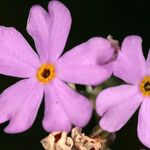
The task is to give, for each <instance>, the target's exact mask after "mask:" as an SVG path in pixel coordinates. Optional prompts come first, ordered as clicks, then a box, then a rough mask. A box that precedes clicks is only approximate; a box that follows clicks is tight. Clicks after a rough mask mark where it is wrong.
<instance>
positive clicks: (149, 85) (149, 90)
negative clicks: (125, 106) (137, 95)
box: [140, 76, 150, 96]
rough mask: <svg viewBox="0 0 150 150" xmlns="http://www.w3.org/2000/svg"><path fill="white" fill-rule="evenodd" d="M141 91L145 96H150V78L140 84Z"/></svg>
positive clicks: (145, 78) (147, 77)
mask: <svg viewBox="0 0 150 150" xmlns="http://www.w3.org/2000/svg"><path fill="white" fill-rule="evenodd" d="M140 90H141V92H142V94H143V95H144V96H150V76H145V77H144V79H143V80H142V82H141V84H140Z"/></svg>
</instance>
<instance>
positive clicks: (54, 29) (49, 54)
mask: <svg viewBox="0 0 150 150" xmlns="http://www.w3.org/2000/svg"><path fill="white" fill-rule="evenodd" d="M48 10H49V13H47V12H46V11H45V10H44V9H43V8H42V7H41V6H38V5H35V6H33V7H32V8H31V10H30V14H29V19H28V24H27V31H28V33H29V34H30V35H31V36H32V37H33V39H34V41H35V45H36V48H37V51H38V53H39V55H40V58H41V61H42V62H45V61H50V62H53V61H55V60H56V59H57V58H58V57H59V56H60V55H61V53H62V51H63V49H64V47H65V44H66V40H67V37H68V34H69V31H70V26H71V16H70V12H69V10H68V9H67V8H66V7H65V6H64V5H63V4H62V3H60V2H59V1H51V2H50V3H49V5H48Z"/></svg>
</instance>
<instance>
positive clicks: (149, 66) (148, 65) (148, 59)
mask: <svg viewBox="0 0 150 150" xmlns="http://www.w3.org/2000/svg"><path fill="white" fill-rule="evenodd" d="M146 67H147V71H148V74H150V50H149V52H148V56H147V60H146Z"/></svg>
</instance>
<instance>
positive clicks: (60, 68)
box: [0, 1, 114, 133]
mask: <svg viewBox="0 0 150 150" xmlns="http://www.w3.org/2000/svg"><path fill="white" fill-rule="evenodd" d="M70 25H71V16H70V12H69V10H68V9H67V8H66V7H65V6H64V5H63V4H62V3H60V2H59V1H51V2H50V3H49V5H48V12H47V11H45V10H44V9H43V8H42V7H41V6H39V5H36V6H33V7H32V8H31V10H30V14H29V19H28V22H27V31H28V33H29V34H30V35H31V36H32V38H33V39H34V42H35V46H36V49H37V52H38V55H37V54H36V53H35V52H34V51H33V50H32V48H31V47H30V46H29V45H28V43H27V42H26V40H25V39H24V38H23V37H22V35H21V34H20V33H19V32H18V31H17V30H15V29H14V28H6V27H0V73H2V74H5V75H10V76H15V77H21V78H25V79H23V80H21V81H19V82H18V83H16V84H14V85H12V86H11V87H9V88H8V89H6V90H5V91H4V92H3V93H2V94H1V96H0V123H3V122H5V121H8V120H10V122H9V125H8V126H7V127H6V128H5V132H7V133H18V132H23V131H25V130H27V129H28V128H29V127H31V125H32V124H33V122H34V120H35V118H36V115H37V112H38V109H39V106H40V104H41V101H42V97H43V95H44V97H45V113H44V119H43V127H44V129H45V130H46V131H48V132H50V131H56V130H66V131H69V130H70V129H71V125H75V126H77V127H83V126H85V125H86V124H87V123H88V121H89V120H90V117H91V114H92V106H91V103H90V102H89V101H88V100H87V98H85V97H84V96H82V95H80V94H78V93H77V92H75V91H74V90H73V89H71V88H70V87H68V86H67V84H66V82H71V83H78V84H91V85H95V84H98V83H100V82H102V81H104V80H105V79H107V78H108V77H109V76H110V75H111V73H112V68H111V67H112V64H111V63H106V62H107V61H108V60H109V59H110V58H111V57H112V55H113V51H114V50H113V48H112V46H111V44H110V42H109V41H108V40H106V39H103V38H92V39H90V40H89V41H87V42H85V43H82V44H81V45H79V46H76V47H75V48H73V49H72V50H70V51H69V52H67V53H65V54H64V55H63V56H61V54H62V51H63V49H64V46H65V44H66V40H67V37H68V34H69V30H70ZM79 36H80V35H79ZM60 56H61V57H60Z"/></svg>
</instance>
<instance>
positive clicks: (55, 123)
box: [43, 83, 71, 132]
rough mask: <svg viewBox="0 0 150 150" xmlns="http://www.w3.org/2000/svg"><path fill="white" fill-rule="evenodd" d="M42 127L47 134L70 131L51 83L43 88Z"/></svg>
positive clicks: (55, 90)
mask: <svg viewBox="0 0 150 150" xmlns="http://www.w3.org/2000/svg"><path fill="white" fill-rule="evenodd" d="M43 127H44V129H45V130H46V131H47V132H52V131H70V130H71V122H70V121H69V119H68V116H67V114H66V112H65V110H64V108H63V106H62V104H61V101H60V98H59V96H58V95H57V89H56V88H55V87H54V86H53V83H51V84H50V85H49V86H46V87H45V113H44V120H43Z"/></svg>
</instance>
